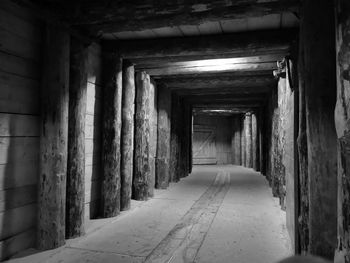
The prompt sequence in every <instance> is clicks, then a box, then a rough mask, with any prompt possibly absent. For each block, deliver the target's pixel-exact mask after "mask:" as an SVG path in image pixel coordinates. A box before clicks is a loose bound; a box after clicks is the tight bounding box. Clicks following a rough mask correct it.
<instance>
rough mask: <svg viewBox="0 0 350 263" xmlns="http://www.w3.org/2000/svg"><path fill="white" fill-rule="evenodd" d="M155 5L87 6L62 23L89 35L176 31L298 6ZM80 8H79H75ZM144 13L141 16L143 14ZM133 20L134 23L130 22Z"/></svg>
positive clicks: (291, 0)
mask: <svg viewBox="0 0 350 263" xmlns="http://www.w3.org/2000/svg"><path fill="white" fill-rule="evenodd" d="M174 3H175V4H172V3H170V2H166V3H161V4H160V3H158V2H157V5H155V4H154V3H153V2H151V1H145V2H142V3H140V2H136V3H128V4H125V5H124V6H123V5H122V6H121V4H120V3H119V2H108V4H103V3H97V2H92V3H91V2H90V3H89V4H88V5H80V6H79V5H77V6H76V8H75V9H74V11H76V14H78V15H76V14H75V16H74V14H71V13H68V14H70V16H68V17H67V18H66V19H67V20H68V21H69V22H70V23H71V24H74V25H80V26H82V25H86V26H89V28H91V31H92V32H104V33H115V32H123V31H139V30H146V29H155V28H160V27H169V26H170V27H176V26H180V25H199V24H202V23H204V22H208V21H221V20H225V19H241V18H246V17H252V16H265V15H268V14H280V13H281V12H297V11H298V4H299V3H298V2H297V1H295V0H279V1H273V0H272V1H264V2H261V1H257V0H253V1H252V0H244V1H239V2H227V1H226V2H225V1H217V2H215V4H214V3H208V2H207V1H197V2H196V3H195V4H194V3H192V2H181V3H179V2H174ZM79 7H80V8H79ZM145 9H146V10H147V12H145V11H144V10H145ZM130 17H133V18H134V19H130Z"/></svg>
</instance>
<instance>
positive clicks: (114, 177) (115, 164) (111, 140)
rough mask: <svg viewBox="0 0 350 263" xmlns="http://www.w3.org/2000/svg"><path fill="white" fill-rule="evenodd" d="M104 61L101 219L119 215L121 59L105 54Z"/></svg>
mask: <svg viewBox="0 0 350 263" xmlns="http://www.w3.org/2000/svg"><path fill="white" fill-rule="evenodd" d="M103 60H104V61H103V69H104V87H103V124H102V170H103V181H102V198H101V213H102V216H103V217H113V216H116V215H117V214H119V212H120V135H121V125H122V119H121V116H122V114H121V102H122V101H121V99H122V88H123V83H122V59H121V57H120V56H118V55H117V54H112V53H107V52H106V53H104V54H103Z"/></svg>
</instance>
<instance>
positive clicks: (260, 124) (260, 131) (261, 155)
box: [257, 109, 264, 174]
mask: <svg viewBox="0 0 350 263" xmlns="http://www.w3.org/2000/svg"><path fill="white" fill-rule="evenodd" d="M262 112H263V111H262V110H261V109H260V110H259V113H258V123H257V125H258V138H259V170H258V171H260V172H261V173H262V174H264V150H263V145H264V142H263V138H264V137H263V128H264V123H263V117H262V116H263V114H262Z"/></svg>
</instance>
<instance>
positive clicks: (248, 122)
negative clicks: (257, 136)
mask: <svg viewBox="0 0 350 263" xmlns="http://www.w3.org/2000/svg"><path fill="white" fill-rule="evenodd" d="M244 130H245V147H246V148H245V151H246V159H245V161H246V162H245V166H246V167H248V168H253V151H252V150H253V148H252V114H251V113H250V112H247V113H246V114H245V128H244Z"/></svg>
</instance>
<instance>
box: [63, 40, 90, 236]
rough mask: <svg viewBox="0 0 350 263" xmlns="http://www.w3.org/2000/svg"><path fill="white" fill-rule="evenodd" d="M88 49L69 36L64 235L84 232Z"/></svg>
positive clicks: (79, 234)
mask: <svg viewBox="0 0 350 263" xmlns="http://www.w3.org/2000/svg"><path fill="white" fill-rule="evenodd" d="M87 63H88V49H87V47H86V46H84V44H83V43H81V42H80V41H79V40H77V39H75V38H72V39H71V45H70V74H69V76H70V80H69V123H68V163H67V192H66V194H67V202H66V237H67V238H73V237H77V236H81V235H83V234H84V232H85V230H84V217H85V214H84V207H85V114H86V93H87Z"/></svg>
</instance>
